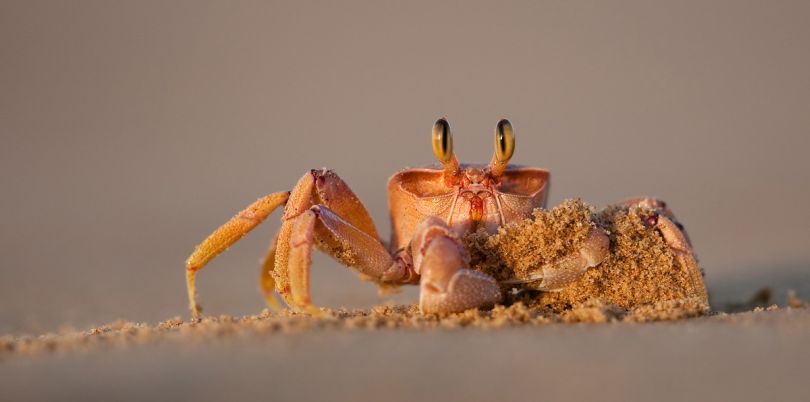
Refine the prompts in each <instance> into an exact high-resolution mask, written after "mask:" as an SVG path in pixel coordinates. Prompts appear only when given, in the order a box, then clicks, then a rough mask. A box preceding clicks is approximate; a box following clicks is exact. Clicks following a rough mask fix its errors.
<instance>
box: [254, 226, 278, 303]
mask: <svg viewBox="0 0 810 402" xmlns="http://www.w3.org/2000/svg"><path fill="white" fill-rule="evenodd" d="M277 243H278V233H276V234H275V235H273V240H271V241H270V248H269V249H268V250H267V255H266V256H265V257H264V260H263V261H262V267H261V271H260V273H259V289H261V291H262V295H264V301H265V302H266V303H267V307H269V308H270V309H271V310H273V311H279V310H281V304H280V303H279V302H278V300H276V298H275V297H274V296H273V293H274V291H275V289H276V280H275V279H274V278H273V268H274V266H275V263H276V244H277Z"/></svg>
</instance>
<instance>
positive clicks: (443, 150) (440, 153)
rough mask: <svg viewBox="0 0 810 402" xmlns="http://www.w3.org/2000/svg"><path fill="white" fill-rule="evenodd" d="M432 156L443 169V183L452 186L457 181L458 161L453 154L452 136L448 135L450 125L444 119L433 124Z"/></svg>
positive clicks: (458, 172)
mask: <svg viewBox="0 0 810 402" xmlns="http://www.w3.org/2000/svg"><path fill="white" fill-rule="evenodd" d="M431 138H432V143H433V154H434V155H436V159H438V160H439V162H440V163H441V164H442V167H444V182H445V183H447V184H448V185H454V184H456V183H457V182H458V181H459V174H460V172H461V169H460V168H459V164H458V159H456V154H455V153H453V135H452V134H450V124H449V123H447V120H445V119H443V118H442V119H439V120H436V123H433V135H432V137H431Z"/></svg>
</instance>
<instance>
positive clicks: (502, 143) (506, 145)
mask: <svg viewBox="0 0 810 402" xmlns="http://www.w3.org/2000/svg"><path fill="white" fill-rule="evenodd" d="M514 153H515V133H514V132H513V131H512V123H510V122H509V120H506V119H501V121H499V122H498V124H497V125H496V126H495V154H494V155H492V161H491V162H490V163H489V171H490V174H491V175H492V177H499V176H501V175H502V174H503V172H504V170H506V165H507V164H508V163H509V159H511V158H512V155H513V154H514Z"/></svg>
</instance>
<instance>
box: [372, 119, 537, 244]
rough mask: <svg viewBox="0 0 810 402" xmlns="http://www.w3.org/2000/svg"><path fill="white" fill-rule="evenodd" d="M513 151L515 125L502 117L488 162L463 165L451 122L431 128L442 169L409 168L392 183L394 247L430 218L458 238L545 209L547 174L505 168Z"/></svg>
mask: <svg viewBox="0 0 810 402" xmlns="http://www.w3.org/2000/svg"><path fill="white" fill-rule="evenodd" d="M514 149H515V137H514V134H513V132H512V125H511V124H510V123H509V122H508V121H507V120H501V121H500V122H498V125H497V126H496V129H495V154H494V156H493V157H492V161H491V162H490V163H489V164H488V165H461V164H459V163H458V160H457V159H456V156H455V154H454V153H453V140H452V136H451V133H450V126H449V125H448V124H447V121H445V120H444V119H440V120H439V121H437V122H436V123H435V124H434V126H433V152H434V154H435V155H436V158H437V159H438V160H439V162H440V163H441V164H442V167H441V168H420V169H407V170H404V171H401V172H399V173H397V174H395V175H394V176H393V177H391V179H390V180H389V182H388V201H389V206H390V211H391V221H392V226H393V239H392V245H393V246H394V247H395V248H402V247H405V246H406V245H407V242H408V241H409V240H410V239H411V237H412V235H413V231H414V228H415V227H416V225H418V224H419V222H421V221H422V220H424V219H425V218H427V217H428V216H436V217H439V218H441V219H443V220H445V221H446V222H447V223H448V224H449V225H450V227H451V228H452V229H453V231H454V232H456V233H457V234H458V235H459V236H461V235H463V234H465V233H467V232H469V231H473V230H477V229H478V228H481V227H483V228H485V229H486V230H487V231H489V232H495V231H496V230H497V229H498V227H499V226H501V225H503V224H506V223H509V222H513V221H515V220H519V219H523V218H526V217H529V216H530V215H531V212H532V210H534V209H535V208H539V207H544V206H545V202H546V197H547V195H548V188H549V172H548V171H547V170H544V169H539V168H532V167H520V166H507V165H508V163H509V159H511V157H512V154H513V153H514Z"/></svg>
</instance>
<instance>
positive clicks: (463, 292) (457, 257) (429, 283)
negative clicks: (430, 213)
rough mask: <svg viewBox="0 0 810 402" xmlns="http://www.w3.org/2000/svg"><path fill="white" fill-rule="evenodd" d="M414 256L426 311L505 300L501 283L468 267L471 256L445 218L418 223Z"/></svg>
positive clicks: (447, 310)
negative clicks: (502, 298) (452, 231)
mask: <svg viewBox="0 0 810 402" xmlns="http://www.w3.org/2000/svg"><path fill="white" fill-rule="evenodd" d="M411 255H412V256H413V262H414V269H415V271H416V272H417V273H419V274H420V275H421V280H420V282H419V284H420V293H419V309H420V310H421V311H422V312H425V313H440V314H446V313H456V312H461V311H464V310H467V309H471V308H478V307H489V306H492V305H494V304H495V303H497V302H499V301H500V300H501V291H500V287H499V285H498V282H497V281H495V279H494V278H492V277H490V276H489V275H486V274H483V273H480V272H477V271H472V270H470V269H468V266H469V265H468V264H469V256H468V255H467V253H466V251H465V250H464V248H463V246H462V245H461V243H460V242H459V241H458V239H456V237H455V236H454V235H453V234H452V233H451V232H450V229H449V227H448V226H447V224H446V223H444V221H442V220H441V219H438V218H436V217H429V218H427V219H425V220H424V221H422V223H420V224H419V226H417V228H416V234H415V235H414V238H413V240H412V241H411Z"/></svg>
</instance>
